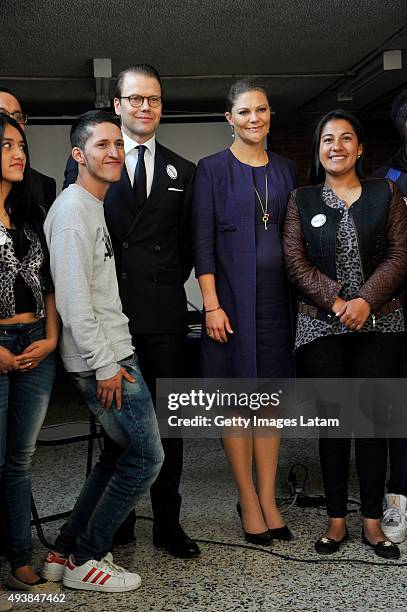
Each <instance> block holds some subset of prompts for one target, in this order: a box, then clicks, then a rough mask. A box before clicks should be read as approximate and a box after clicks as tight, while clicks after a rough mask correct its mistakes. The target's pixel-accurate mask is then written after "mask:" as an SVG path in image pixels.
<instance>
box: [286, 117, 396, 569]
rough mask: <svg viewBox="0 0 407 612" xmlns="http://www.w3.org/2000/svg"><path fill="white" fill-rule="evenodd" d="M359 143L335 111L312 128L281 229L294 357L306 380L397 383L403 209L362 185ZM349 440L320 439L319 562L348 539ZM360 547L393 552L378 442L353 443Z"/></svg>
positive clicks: (358, 133)
mask: <svg viewBox="0 0 407 612" xmlns="http://www.w3.org/2000/svg"><path fill="white" fill-rule="evenodd" d="M363 153H364V135H363V130H362V126H361V125H360V123H359V121H358V119H357V118H356V117H354V116H353V115H351V114H350V113H348V112H345V111H343V110H336V111H332V112H330V113H328V114H326V115H325V116H324V117H322V119H321V120H320V121H319V123H318V125H317V127H316V130H315V134H314V141H313V158H312V170H311V182H312V186H311V187H303V188H300V189H297V190H296V191H294V192H293V193H292V195H291V198H290V202H289V204H288V209H287V216H286V221H285V228H284V253H285V260H286V267H287V271H288V276H289V278H290V280H291V281H292V283H293V284H294V285H295V286H296V288H297V291H298V318H297V332H296V342H295V350H296V357H297V366H298V367H297V374H298V375H299V376H300V377H304V378H392V377H397V376H398V371H399V362H400V354H401V345H402V333H401V332H403V331H404V329H405V326H404V318H403V311H402V308H401V307H400V296H399V293H400V287H401V285H402V283H403V281H404V279H405V276H406V274H407V209H406V206H405V204H404V201H403V198H402V196H401V194H400V192H399V190H398V188H397V186H396V185H394V184H393V183H392V182H391V181H389V180H387V179H370V180H366V181H364V180H362V161H363ZM350 445H351V440H350V439H349V438H332V437H331V438H321V439H320V460H321V468H322V476H323V481H324V489H325V495H326V500H327V513H328V517H329V521H328V528H327V530H326V532H325V534H324V535H323V537H321V538H319V539H318V540H317V542H316V543H315V549H316V551H317V552H318V553H320V554H331V553H333V552H336V551H337V550H338V549H339V547H340V545H341V543H342V542H344V541H345V540H347V539H348V531H347V527H346V522H345V516H346V513H347V497H348V493H347V486H348V470H349V458H350ZM355 454H356V468H357V472H358V476H359V483H360V496H361V512H362V515H363V530H362V539H363V542H364V543H365V544H367V545H369V546H371V547H372V548H373V549H374V551H375V553H376V554H377V555H379V556H381V557H385V558H392V559H394V558H398V557H399V555H400V551H399V549H398V547H397V546H396V545H395V544H392V543H391V542H389V541H387V540H386V538H385V536H384V534H383V532H382V530H381V526H380V518H381V515H382V499H383V493H384V481H385V475H386V462H387V442H386V439H385V438H374V439H370V438H359V439H356V440H355Z"/></svg>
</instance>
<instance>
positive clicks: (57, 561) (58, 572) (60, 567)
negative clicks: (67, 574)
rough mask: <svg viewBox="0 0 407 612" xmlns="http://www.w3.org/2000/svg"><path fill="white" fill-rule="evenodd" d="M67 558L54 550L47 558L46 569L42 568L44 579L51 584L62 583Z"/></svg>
mask: <svg viewBox="0 0 407 612" xmlns="http://www.w3.org/2000/svg"><path fill="white" fill-rule="evenodd" d="M66 560H67V558H66V557H63V556H62V555H60V554H58V553H57V552H55V551H54V550H50V551H49V552H48V554H47V556H46V557H45V561H44V567H43V568H42V572H41V573H42V577H43V578H45V580H48V581H50V582H61V580H62V578H63V576H64V569H65V564H66Z"/></svg>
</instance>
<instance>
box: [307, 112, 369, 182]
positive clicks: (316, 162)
mask: <svg viewBox="0 0 407 612" xmlns="http://www.w3.org/2000/svg"><path fill="white" fill-rule="evenodd" d="M333 119H344V120H345V121H347V122H348V123H350V124H351V126H352V127H353V129H354V131H355V134H356V137H357V139H358V143H359V144H361V145H364V143H365V133H364V131H363V127H362V124H361V123H360V121H359V119H358V118H357V117H355V115H353V114H352V113H349V112H348V111H345V110H342V109H341V108H338V109H336V110H332V111H329V113H326V114H325V115H324V116H323V117H321V118H320V119H319V121H318V123H317V125H316V128H315V131H314V136H313V138H312V158H311V159H312V161H311V167H310V170H309V180H310V183H311V185H317V184H318V183H323V182H324V180H325V170H324V167H323V165H322V164H321V161H320V159H319V145H320V142H321V134H322V130H323V129H324V127H325V126H326V124H327V123H329V121H332V120H333ZM364 155H365V148H364V147H363V151H362V155H361V156H360V157H359V159H358V160H357V162H356V166H355V170H356V174H357V175H358V177H359V178H363V159H364Z"/></svg>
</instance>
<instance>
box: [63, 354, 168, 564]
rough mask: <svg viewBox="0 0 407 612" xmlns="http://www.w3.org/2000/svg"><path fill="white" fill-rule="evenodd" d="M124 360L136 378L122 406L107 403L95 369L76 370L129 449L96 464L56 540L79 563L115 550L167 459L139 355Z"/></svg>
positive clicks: (126, 387) (125, 388)
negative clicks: (100, 392)
mask: <svg viewBox="0 0 407 612" xmlns="http://www.w3.org/2000/svg"><path fill="white" fill-rule="evenodd" d="M120 365H121V366H122V367H124V368H126V370H127V371H128V372H129V374H131V375H132V376H133V377H134V378H135V379H136V382H134V383H130V382H128V381H127V380H124V379H123V382H122V407H121V410H117V409H116V407H115V406H114V405H113V406H112V408H111V409H110V410H106V409H104V408H103V407H102V405H101V404H100V402H99V400H98V399H97V397H96V390H97V381H96V377H95V375H94V374H93V373H88V372H84V373H80V374H72V375H71V377H72V380H73V382H74V384H75V386H76V387H77V389H78V391H79V392H80V394H81V396H82V397H83V399H84V401H85V402H86V404H87V406H88V408H89V409H90V410H91V412H93V414H94V415H95V416H96V417H97V418H98V420H99V421H100V423H101V425H102V426H103V428H104V430H105V432H106V433H107V435H108V436H109V437H110V438H111V439H112V440H114V441H115V442H116V443H117V444H119V445H120V446H121V447H122V448H123V452H122V454H121V455H120V456H119V457H118V459H117V461H116V464H115V465H114V464H112V463H111V462H105V461H101V460H99V461H98V462H97V463H96V464H95V466H94V467H93V469H92V472H91V474H90V475H89V477H88V479H87V480H86V482H85V484H84V486H83V488H82V491H81V493H80V495H79V497H78V500H77V502H76V504H75V507H74V509H73V511H72V514H71V516H70V518H69V520H68V522H67V523H65V525H63V526H62V528H61V531H60V534H59V536H58V538H57V540H56V542H55V550H56V551H58V552H59V553H61V554H64V555H68V554H70V553H73V555H74V558H75V562H76V563H77V564H78V565H82V564H83V563H85V562H86V561H88V560H89V559H96V560H99V559H101V558H102V557H104V556H105V555H106V554H107V553H108V552H109V551H110V550H111V547H112V542H113V535H114V533H115V531H116V530H117V528H118V527H119V526H120V525H121V524H122V522H123V521H124V519H125V518H126V517H127V515H128V514H129V512H130V511H131V510H132V509H133V508H134V507H135V505H136V503H137V501H138V499H139V498H140V497H141V496H142V495H143V494H145V493H147V492H148V490H149V488H150V486H151V485H152V483H153V482H154V480H155V479H156V478H157V476H158V473H159V471H160V469H161V465H162V462H163V460H164V452H163V449H162V445H161V440H160V434H159V431H158V425H157V420H156V417H155V412H154V408H153V404H152V401H151V397H150V394H149V391H148V389H147V386H146V384H145V382H144V379H143V378H142V376H141V374H140V369H139V366H138V362H137V359H136V357H134V356H131V357H129V358H128V359H123V360H122V361H121V362H120ZM89 374H90V375H89Z"/></svg>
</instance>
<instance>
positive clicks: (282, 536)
mask: <svg viewBox="0 0 407 612" xmlns="http://www.w3.org/2000/svg"><path fill="white" fill-rule="evenodd" d="M269 534H270V536H271V539H272V540H280V541H281V542H290V541H291V540H293V539H294V536H293V534H292V533H291V531H290V530H289V529H288V527H287V525H284V527H276V528H275V529H269Z"/></svg>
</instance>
